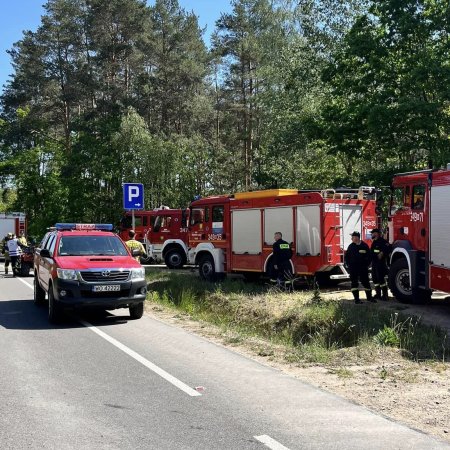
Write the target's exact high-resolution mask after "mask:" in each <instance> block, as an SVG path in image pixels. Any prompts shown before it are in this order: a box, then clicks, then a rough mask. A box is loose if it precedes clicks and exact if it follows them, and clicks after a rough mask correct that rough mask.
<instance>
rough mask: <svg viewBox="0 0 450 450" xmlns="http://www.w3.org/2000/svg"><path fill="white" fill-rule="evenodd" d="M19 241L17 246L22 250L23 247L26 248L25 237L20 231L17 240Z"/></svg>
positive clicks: (23, 232)
mask: <svg viewBox="0 0 450 450" xmlns="http://www.w3.org/2000/svg"><path fill="white" fill-rule="evenodd" d="M18 241H19V245H20V246H21V247H22V248H23V247H28V241H27V238H26V236H25V231H21V232H20V238H19V239H18Z"/></svg>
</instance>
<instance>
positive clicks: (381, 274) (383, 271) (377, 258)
mask: <svg viewBox="0 0 450 450" xmlns="http://www.w3.org/2000/svg"><path fill="white" fill-rule="evenodd" d="M370 254H371V258H372V281H373V284H374V287H375V298H376V299H378V300H384V301H387V300H388V287H387V283H386V276H387V274H388V268H387V257H388V255H389V243H388V242H387V241H386V239H384V238H383V235H382V233H381V231H380V230H379V229H378V228H374V229H373V230H372V245H371V247H370Z"/></svg>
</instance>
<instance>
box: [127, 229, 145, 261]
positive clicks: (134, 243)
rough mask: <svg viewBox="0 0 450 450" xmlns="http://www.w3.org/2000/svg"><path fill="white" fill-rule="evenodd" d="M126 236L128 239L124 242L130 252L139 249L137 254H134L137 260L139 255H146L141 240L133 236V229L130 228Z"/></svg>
mask: <svg viewBox="0 0 450 450" xmlns="http://www.w3.org/2000/svg"><path fill="white" fill-rule="evenodd" d="M128 236H129V238H130V239H129V240H128V241H127V242H125V244H126V245H127V247H128V248H129V249H130V251H131V253H133V250H139V256H134V259H135V260H136V261H137V262H139V260H140V258H141V256H146V253H145V248H144V246H143V245H142V243H141V242H139V241H138V240H136V239H135V238H134V237H135V236H136V232H135V231H134V230H130V231H129V232H128Z"/></svg>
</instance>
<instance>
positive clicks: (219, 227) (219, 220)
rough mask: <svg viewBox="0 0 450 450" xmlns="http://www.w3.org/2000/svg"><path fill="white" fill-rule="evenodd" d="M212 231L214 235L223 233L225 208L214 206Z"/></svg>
mask: <svg viewBox="0 0 450 450" xmlns="http://www.w3.org/2000/svg"><path fill="white" fill-rule="evenodd" d="M212 231H213V233H214V234H222V233H223V206H214V207H213V209H212Z"/></svg>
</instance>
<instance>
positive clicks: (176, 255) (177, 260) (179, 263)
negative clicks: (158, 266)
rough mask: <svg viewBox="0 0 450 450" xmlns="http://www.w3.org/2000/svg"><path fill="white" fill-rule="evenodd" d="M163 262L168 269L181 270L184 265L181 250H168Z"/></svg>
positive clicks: (184, 261)
mask: <svg viewBox="0 0 450 450" xmlns="http://www.w3.org/2000/svg"><path fill="white" fill-rule="evenodd" d="M164 262H165V263H166V266H167V267H168V268H169V269H181V268H182V267H183V266H184V264H185V263H186V260H185V257H184V255H183V253H182V250H179V249H176V248H174V249H173V250H169V251H168V252H167V254H166V256H165V257H164Z"/></svg>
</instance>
